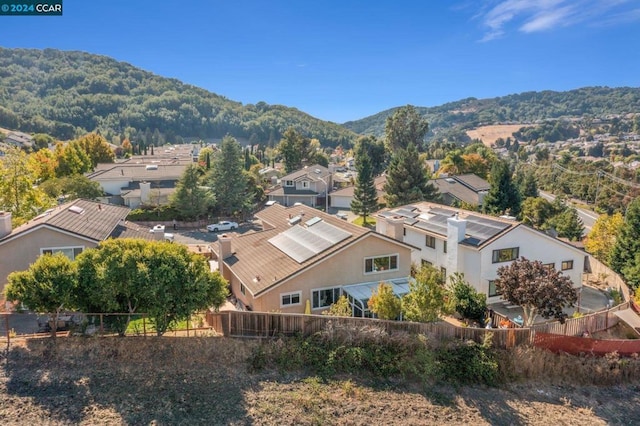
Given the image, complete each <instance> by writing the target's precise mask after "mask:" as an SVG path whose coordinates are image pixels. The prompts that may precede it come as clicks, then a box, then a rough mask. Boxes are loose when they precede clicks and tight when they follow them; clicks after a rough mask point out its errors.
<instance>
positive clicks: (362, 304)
mask: <svg viewBox="0 0 640 426" xmlns="http://www.w3.org/2000/svg"><path fill="white" fill-rule="evenodd" d="M412 279H413V278H411V277H405V278H394V279H392V280H380V281H369V282H364V283H358V284H351V285H347V286H344V287H342V291H343V292H344V293H345V294H346V295H347V298H348V299H349V302H350V303H351V306H352V309H353V308H357V309H359V310H360V311H361V312H362V315H361V316H363V317H364V316H365V312H368V311H369V307H368V306H367V302H368V300H369V299H370V298H371V294H373V293H374V292H375V291H377V290H378V286H379V285H380V283H381V282H384V283H387V284H390V285H391V287H393V294H395V295H396V296H398V297H402V296H404V295H405V294H407V293H409V282H410V280H412ZM354 316H355V311H354Z"/></svg>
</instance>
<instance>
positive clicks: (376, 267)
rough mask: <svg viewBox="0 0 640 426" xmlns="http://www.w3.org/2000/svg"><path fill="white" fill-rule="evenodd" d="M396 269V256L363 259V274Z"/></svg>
mask: <svg viewBox="0 0 640 426" xmlns="http://www.w3.org/2000/svg"><path fill="white" fill-rule="evenodd" d="M397 269H398V255H397V254H392V255H388V256H378V257H367V258H365V259H364V273H365V274H372V273H376V272H386V271H395V270H397Z"/></svg>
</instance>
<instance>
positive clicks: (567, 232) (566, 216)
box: [548, 207, 584, 241]
mask: <svg viewBox="0 0 640 426" xmlns="http://www.w3.org/2000/svg"><path fill="white" fill-rule="evenodd" d="M548 224H549V226H551V227H553V228H554V229H555V230H556V231H557V232H558V236H559V237H562V238H568V239H569V240H571V241H578V240H581V239H582V235H583V234H584V225H583V224H582V219H580V216H578V211H577V210H576V209H574V208H573V207H571V208H567V209H565V210H564V211H563V212H561V213H560V214H558V215H556V216H554V217H553V218H551V219H549V221H548Z"/></svg>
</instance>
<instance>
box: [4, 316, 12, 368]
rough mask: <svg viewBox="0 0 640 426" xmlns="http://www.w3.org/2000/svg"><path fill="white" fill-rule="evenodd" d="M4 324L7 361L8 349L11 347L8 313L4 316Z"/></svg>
mask: <svg viewBox="0 0 640 426" xmlns="http://www.w3.org/2000/svg"><path fill="white" fill-rule="evenodd" d="M4 324H5V328H6V332H7V359H9V348H10V347H11V333H9V313H8V312H7V313H5V314H4Z"/></svg>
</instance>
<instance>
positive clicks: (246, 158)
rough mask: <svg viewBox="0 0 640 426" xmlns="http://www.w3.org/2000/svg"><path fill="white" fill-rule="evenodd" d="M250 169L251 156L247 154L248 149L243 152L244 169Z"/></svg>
mask: <svg viewBox="0 0 640 426" xmlns="http://www.w3.org/2000/svg"><path fill="white" fill-rule="evenodd" d="M250 168H251V156H250V154H249V149H245V150H244V169H245V170H249V169H250Z"/></svg>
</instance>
